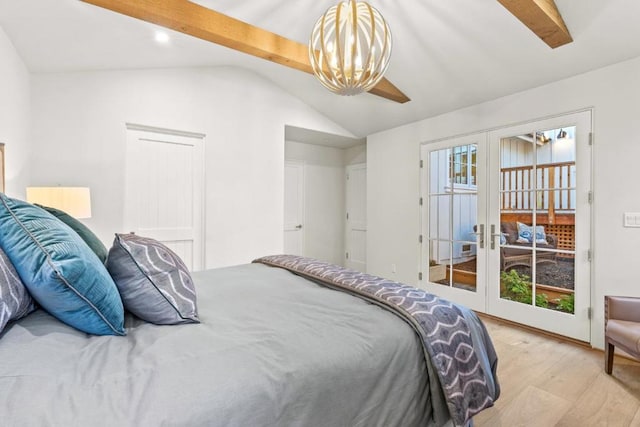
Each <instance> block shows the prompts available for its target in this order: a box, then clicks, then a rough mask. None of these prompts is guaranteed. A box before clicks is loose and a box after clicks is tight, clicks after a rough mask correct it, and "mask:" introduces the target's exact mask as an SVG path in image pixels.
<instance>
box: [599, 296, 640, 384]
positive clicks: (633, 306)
mask: <svg viewBox="0 0 640 427" xmlns="http://www.w3.org/2000/svg"><path fill="white" fill-rule="evenodd" d="M604 341H605V356H604V368H605V371H606V372H607V374H609V375H611V371H612V369H613V351H614V349H615V347H618V348H621V349H622V350H624V351H625V352H627V353H629V355H631V356H633V357H636V358H640V298H636V297H614V296H605V297H604Z"/></svg>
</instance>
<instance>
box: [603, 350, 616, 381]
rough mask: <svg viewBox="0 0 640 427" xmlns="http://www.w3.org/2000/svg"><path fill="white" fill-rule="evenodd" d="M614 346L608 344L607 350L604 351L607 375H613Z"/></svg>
mask: <svg viewBox="0 0 640 427" xmlns="http://www.w3.org/2000/svg"><path fill="white" fill-rule="evenodd" d="M614 349H615V347H614V345H613V344H611V343H606V344H605V350H604V370H605V372H606V373H607V374H609V375H611V372H612V371H613V352H614Z"/></svg>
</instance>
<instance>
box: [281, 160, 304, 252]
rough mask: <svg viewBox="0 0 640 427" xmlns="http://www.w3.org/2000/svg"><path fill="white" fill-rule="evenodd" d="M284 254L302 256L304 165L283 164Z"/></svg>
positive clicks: (292, 162) (298, 163) (297, 163)
mask: <svg viewBox="0 0 640 427" xmlns="http://www.w3.org/2000/svg"><path fill="white" fill-rule="evenodd" d="M284 253H286V254H290V255H300V256H303V255H304V163H303V162H297V161H292V160H287V161H285V164H284Z"/></svg>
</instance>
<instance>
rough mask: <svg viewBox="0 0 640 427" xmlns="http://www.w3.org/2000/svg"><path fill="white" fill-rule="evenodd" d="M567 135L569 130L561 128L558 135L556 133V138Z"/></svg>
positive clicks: (562, 137) (563, 137)
mask: <svg viewBox="0 0 640 427" xmlns="http://www.w3.org/2000/svg"><path fill="white" fill-rule="evenodd" d="M566 137H567V132H566V131H565V130H564V129H560V132H558V135H556V139H565V138H566Z"/></svg>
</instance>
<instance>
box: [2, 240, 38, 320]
mask: <svg viewBox="0 0 640 427" xmlns="http://www.w3.org/2000/svg"><path fill="white" fill-rule="evenodd" d="M35 309H36V306H35V304H34V303H33V299H31V295H29V291H27V288H25V287H24V285H23V284H22V280H20V276H18V273H17V272H16V269H15V268H13V265H12V264H11V261H9V258H8V257H7V255H6V254H5V253H4V251H3V250H2V249H0V332H2V330H3V329H4V327H5V326H7V323H9V321H10V320H18V319H20V318H21V317H24V316H26V315H27V314H29V313H31V312H32V311H33V310H35Z"/></svg>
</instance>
